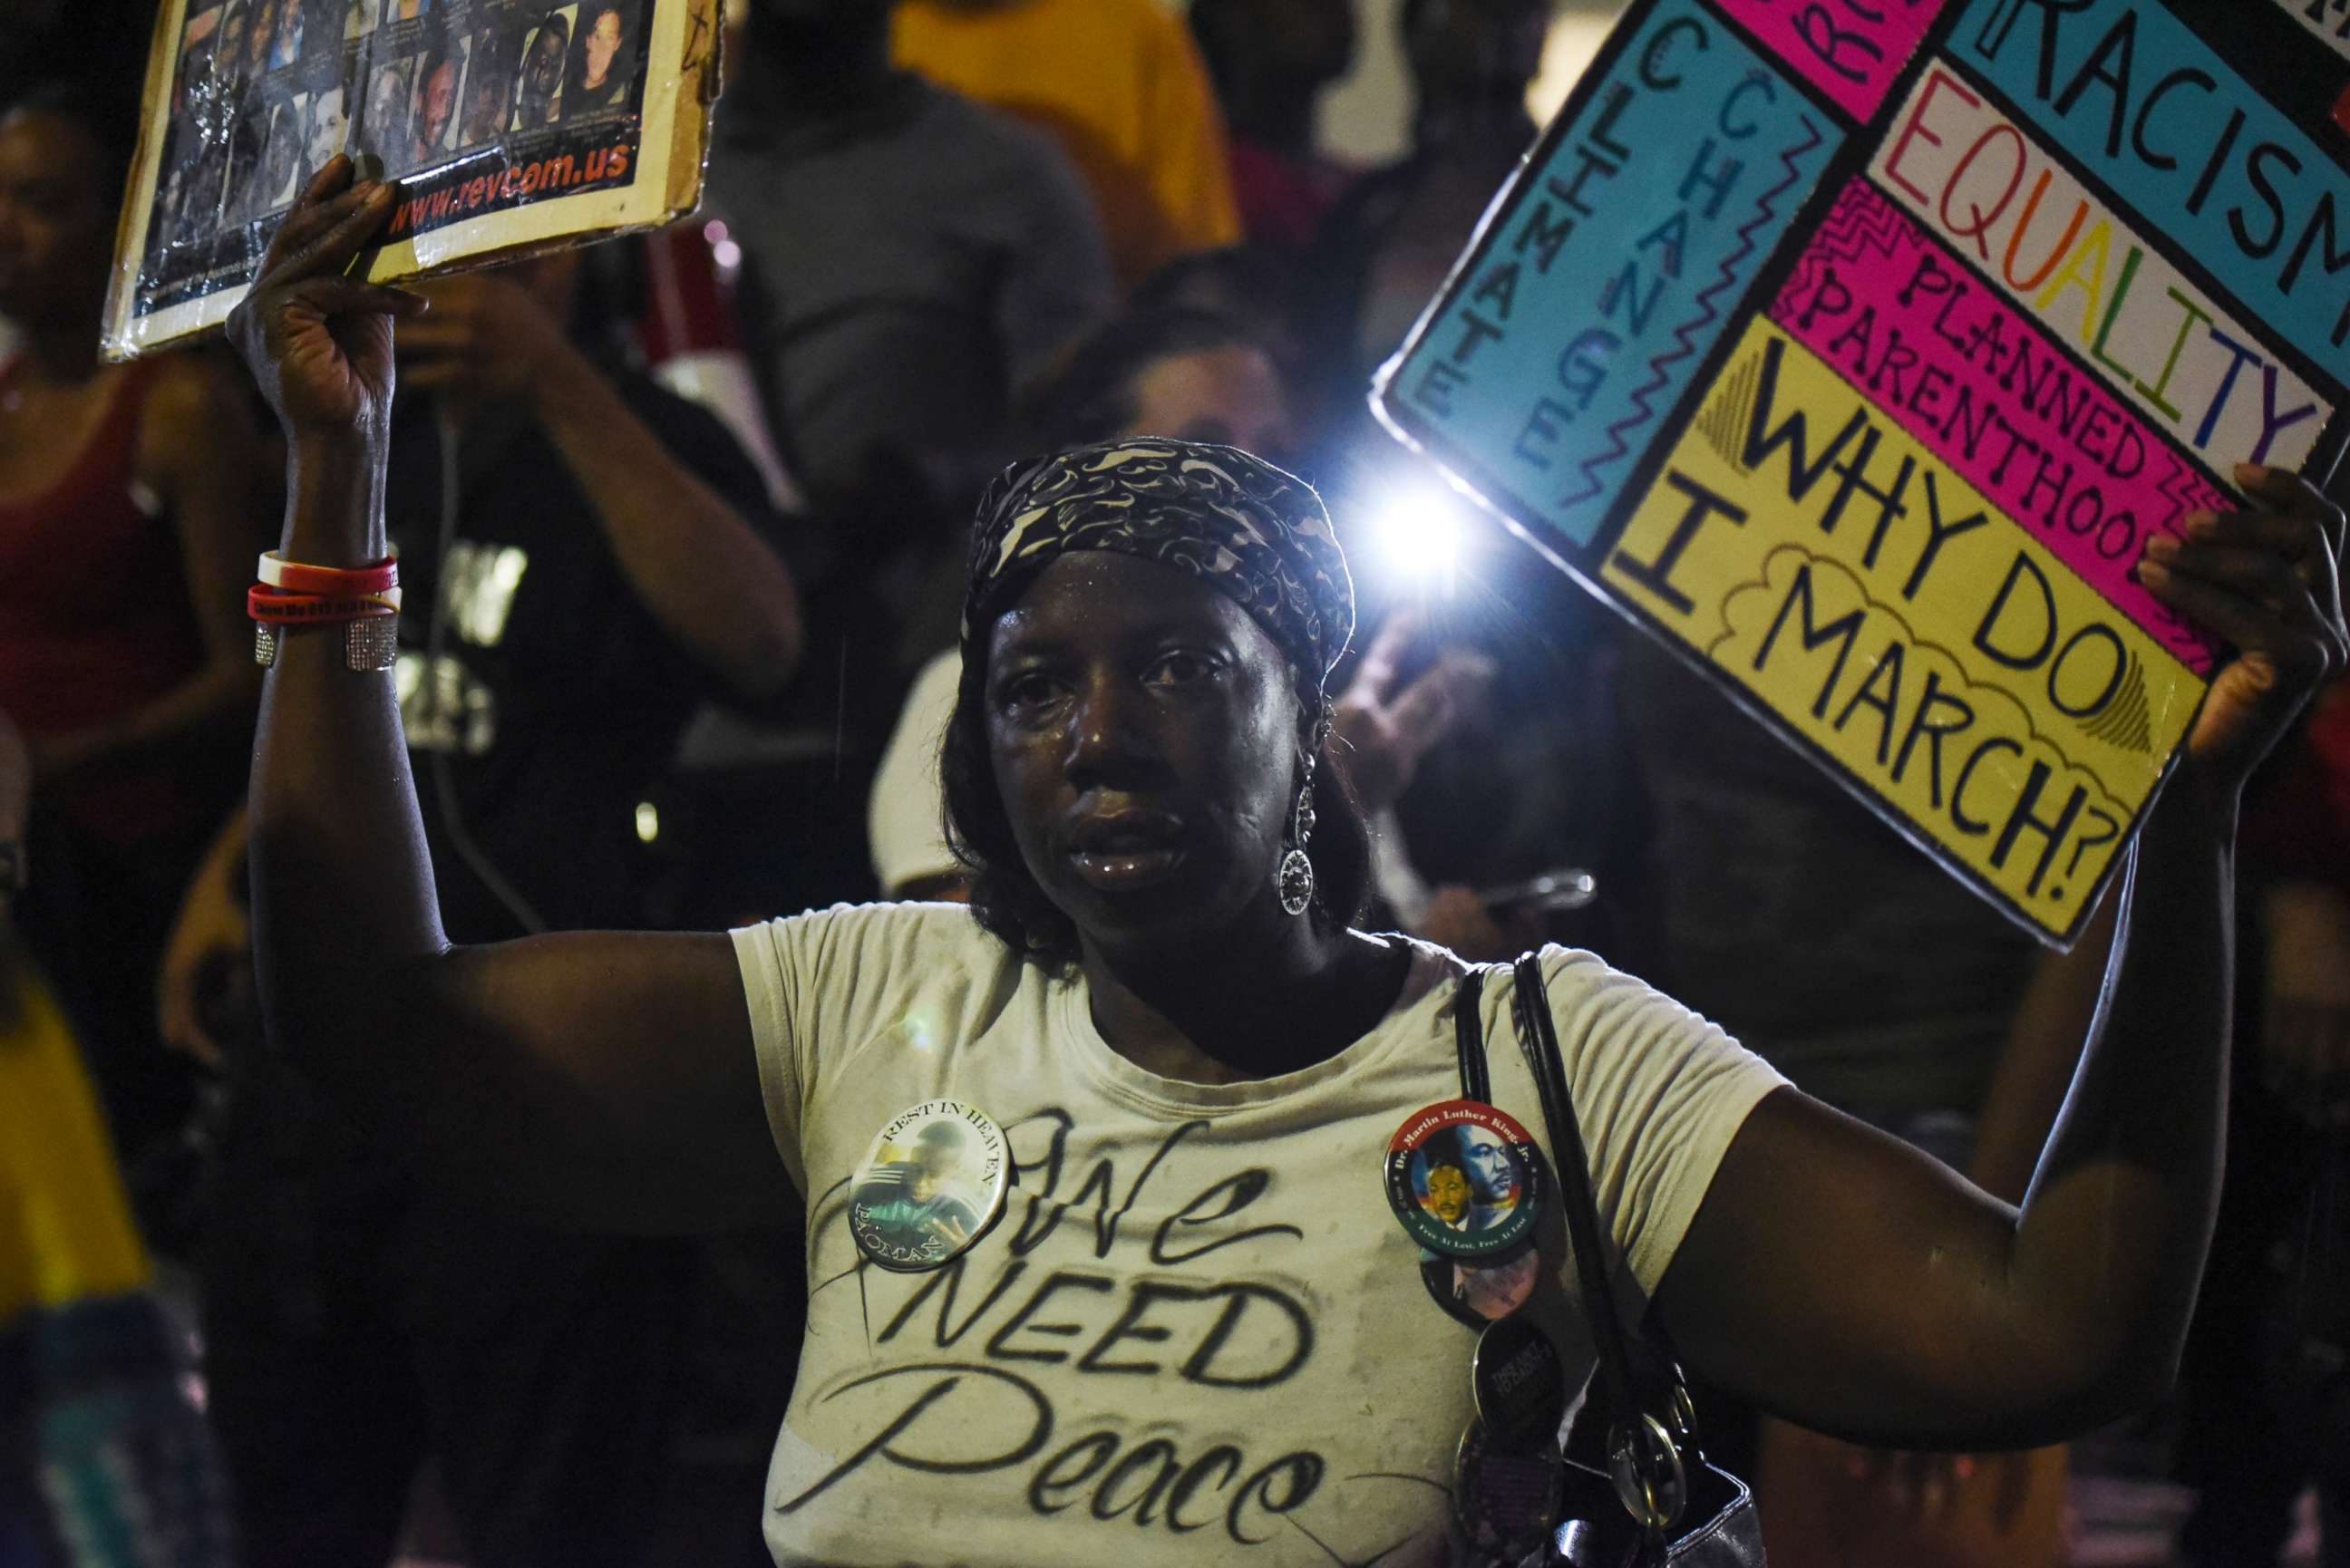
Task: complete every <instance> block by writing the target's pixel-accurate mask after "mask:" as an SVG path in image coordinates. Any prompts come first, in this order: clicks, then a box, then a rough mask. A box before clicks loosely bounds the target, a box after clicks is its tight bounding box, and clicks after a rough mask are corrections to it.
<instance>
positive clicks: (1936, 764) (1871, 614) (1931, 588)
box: [1601, 317, 2203, 937]
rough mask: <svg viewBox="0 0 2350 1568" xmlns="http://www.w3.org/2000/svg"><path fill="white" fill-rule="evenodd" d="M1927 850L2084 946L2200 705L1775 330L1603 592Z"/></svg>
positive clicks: (2190, 679)
mask: <svg viewBox="0 0 2350 1568" xmlns="http://www.w3.org/2000/svg"><path fill="white" fill-rule="evenodd" d="M1601 575H1602V576H1603V577H1604V579H1605V580H1606V582H1607V587H1609V588H1610V589H1611V590H1612V591H1613V592H1615V593H1617V594H1618V595H1620V596H1622V597H1624V598H1625V599H1626V600H1627V601H1628V602H1629V603H1631V604H1634V605H1637V606H1638V607H1639V608H1640V609H1642V610H1644V611H1646V612H1647V614H1648V618H1650V619H1652V620H1654V621H1655V622H1656V623H1657V624H1658V625H1659V626H1660V627H1662V628H1664V629H1665V630H1666V631H1667V632H1669V634H1670V635H1671V636H1672V637H1674V638H1675V639H1678V640H1679V641H1680V642H1682V643H1684V644H1686V645H1687V646H1688V647H1689V648H1690V649H1691V650H1692V651H1693V652H1695V653H1696V654H1697V655H1699V656H1700V658H1702V659H1704V660H1705V661H1706V662H1707V663H1708V664H1709V665H1711V667H1712V668H1713V669H1715V670H1719V671H1720V672H1721V674H1722V675H1723V676H1725V677H1727V678H1728V679H1729V680H1731V682H1732V683H1733V684H1734V685H1735V686H1736V687H1738V688H1739V689H1741V690H1742V691H1745V692H1747V693H1748V694H1749V695H1750V696H1751V698H1752V699H1753V700H1754V701H1755V702H1756V703H1757V704H1758V705H1759V706H1761V707H1763V708H1767V709H1768V710H1769V711H1770V712H1771V713H1772V714H1773V715H1775V716H1776V718H1777V719H1778V721H1779V722H1781V723H1782V724H1783V725H1784V726H1785V727H1786V728H1787V729H1789V730H1791V731H1793V732H1794V733H1795V734H1797V735H1800V736H1801V737H1803V738H1804V740H1805V741H1808V742H1811V743H1812V745H1813V746H1814V747H1815V748H1817V749H1818V750H1819V751H1820V752H1822V753H1825V755H1826V756H1828V757H1829V758H1831V759H1832V760H1833V761H1834V762H1835V763H1836V764H1837V765H1838V767H1839V769H1840V770H1841V771H1842V772H1843V773H1844V774H1846V775H1847V776H1848V777H1850V778H1851V779H1853V780H1854V781H1856V783H1858V784H1860V785H1861V786H1862V787H1863V788H1864V789H1866V791H1867V792H1868V793H1869V794H1873V795H1875V796H1877V797H1878V798H1879V799H1881V800H1883V801H1884V802H1885V803H1886V804H1887V805H1889V806H1890V807H1891V808H1892V809H1893V811H1894V812H1895V813H1896V814H1897V815H1898V816H1900V817H1901V818H1904V819H1906V820H1907V821H1908V823H1909V824H1910V826H1911V827H1912V830H1913V833H1914V836H1917V837H1918V838H1919V839H1921V840H1923V841H1925V842H1928V843H1929V844H1930V845H1932V846H1934V847H1936V848H1937V849H1938V850H1939V852H1940V853H1941V856H1942V857H1943V858H1945V859H1946V860H1948V861H1949V862H1950V863H1951V864H1952V865H1953V866H1955V867H1959V868H1960V869H1961V870H1963V871H1964V872H1966V873H1968V874H1970V876H1971V877H1972V878H1973V879H1975V880H1977V881H1979V882H1981V884H1983V885H1985V886H1986V887H1988V888H1991V889H1992V890H1993V891H1995V892H1996V893H1997V894H1998V895H1999V896H2000V898H2001V899H2002V902H2004V903H2005V904H2007V905H2008V906H2009V907H2010V908H2011V909H2013V910H2014V911H2015V912H2016V913H2017V914H2018V915H2020V916H2021V917H2022V918H2023V919H2026V920H2028V921H2030V922H2031V923H2032V924H2033V925H2036V926H2038V927H2039V928H2041V929H2043V930H2044V931H2046V932H2048V933H2049V934H2051V935H2052V936H2056V937H2066V936H2069V935H2071V934H2073V933H2074V929H2075V927H2076V926H2077V925H2078V923H2079V920H2080V919H2081V917H2082V915H2083V914H2084V913H2085V909H2086V907H2087V905H2088V902H2089V900H2090V899H2091V898H2093V897H2094V895H2095V892H2096V890H2097V889H2098V888H2100V887H2101V886H2102V885H2103V883H2104V881H2105V878H2106V874H2107V872H2108V871H2109V870H2110V869H2111V868H2112V867H2113V865H2114V863H2115V857H2116V852H2117V851H2118V850H2119V848H2120V847H2121V846H2122V845H2123V844H2124V843H2125V842H2126V837H2127V834H2128V831H2129V829H2130V827H2131V826H2132V825H2133V824H2135V822H2136V821H2137V817H2138V815H2139V814H2140V812H2141V811H2142V810H2143V809H2144V807H2145V805H2146V803H2147V800H2148V798H2149V797H2150V796H2151V794H2152V793H2153V791H2154V789H2155V786H2156V785H2157V784H2158V783H2159V782H2160V780H2161V778H2162V775H2163V773H2164V770H2165V768H2166V767H2167V766H2168V762H2169V759H2170V756H2171V753H2173V752H2174V751H2175V750H2176V749H2177V747H2178V742H2179V741H2180V740H2181V739H2182V738H2183V737H2184V735H2185V733H2186V731H2187V726H2188V725H2189V722H2192V720H2193V718H2194V715H2195V711H2196V707H2197V704H2198V703H2199V702H2200V701H2201V700H2202V695H2203V682H2202V681H2201V680H2199V678H2198V677H2197V676H2196V675H2195V674H2194V672H2193V671H2191V670H2189V669H2188V668H2187V667H2186V666H2185V665H2183V664H2181V663H2179V662H2178V660H2177V659H2174V658H2172V657H2171V656H2170V654H2168V652H2166V651H2165V650H2164V649H2162V647H2161V646H2160V645H2159V644H2158V643H2157V642H2155V641H2154V639H2151V638H2149V637H2147V635H2146V634H2145V633H2144V632H2143V631H2141V630H2140V629H2139V628H2137V626H2136V625H2135V624H2133V623H2132V622H2131V621H2130V620H2129V619H2128V618H2126V616H2124V615H2122V614H2121V613H2120V612H2119V611H2117V610H2116V609H2115V608H2114V607H2112V606H2111V605H2110V604H2108V603H2107V602H2106V600H2105V599H2104V598H2103V597H2100V596H2099V595H2098V594H2097V593H2096V592H2095V590H2094V589H2092V588H2090V587H2089V586H2088V585H2087V584H2085V583H2084V582H2083V581H2082V580H2081V579H2080V578H2079V577H2078V576H2074V574H2073V572H2072V571H2071V570H2070V569H2069V568H2068V567H2066V566H2064V563H2063V562H2062V561H2060V560H2059V559H2058V558H2057V557H2056V556H2054V554H2052V553H2051V552H2050V551H2049V550H2047V549H2046V548H2045V547H2043V545H2041V544H2040V543H2039V541H2038V540H2037V539H2036V538H2034V537H2033V535H2032V533H2031V532H2030V530H2028V529H2027V528H2025V527H2023V526H2022V525H2020V524H2017V523H2015V522H2014V521H2013V520H2012V519H2010V518H2009V517H2007V516H2006V515H2005V514H2002V513H2001V512H1999V511H1998V510H1997V509H1996V508H1995V507H1994V506H1992V504H1991V503H1990V502H1988V501H1986V500H1985V499H1983V497H1982V495H1981V493H1979V492H1977V491H1975V490H1974V489H1973V488H1972V487H1970V485H1968V484H1967V483H1966V482H1965V481H1964V480H1962V479H1960V477H1959V476H1958V475H1957V474H1956V473H1954V472H1951V471H1950V469H1949V468H1947V467H1945V466H1944V465H1943V464H1942V463H1941V462H1939V460H1938V459H1936V458H1935V457H1934V455H1933V454H1932V453H1931V452H1929V451H1928V450H1927V449H1926V448H1925V447H1924V446H1922V445H1920V444H1919V443H1918V441H1915V440H1913V439H1912V438H1911V437H1910V436H1909V435H1908V433H1906V432H1905V431H1902V430H1901V429H1900V427H1899V426H1898V425H1897V424H1896V423H1895V422H1894V421H1892V420H1891V419H1890V418H1888V417H1887V416H1886V415H1884V414H1883V413H1881V412H1880V411H1878V410H1877V408H1876V407H1875V406H1874V405H1872V404H1870V403H1869V402H1868V401H1867V400H1866V399H1865V398H1864V397H1862V396H1861V394H1859V393H1858V392H1856V391H1855V390H1854V389H1852V388H1851V387H1850V386H1849V385H1847V384H1846V382H1845V381H1844V379H1842V378H1841V377H1839V376H1837V375H1836V373H1835V371H1834V370H1832V369H1829V368H1828V367H1827V366H1826V365H1825V364H1824V363H1822V362H1821V361H1820V360H1819V359H1817V358H1814V356H1813V355H1812V354H1811V353H1810V351H1809V350H1807V349H1805V348H1803V347H1802V346H1801V345H1800V344H1798V343H1796V342H1795V341H1794V340H1793V339H1792V338H1790V337H1787V336H1786V335H1785V334H1784V333H1782V332H1780V331H1779V330H1778V329H1777V328H1776V327H1773V326H1772V325H1771V324H1770V322H1768V321H1767V320H1764V319H1762V318H1759V317H1758V318H1757V319H1756V320H1755V321H1753V322H1752V324H1751V325H1750V326H1749V327H1748V329H1747V332H1746V335H1745V337H1744V339H1743V341H1742V343H1741V344H1740V346H1739V348H1738V351H1737V352H1736V353H1735V354H1734V355H1733V356H1732V357H1731V360H1730V361H1729V363H1728V365H1727V366H1725V367H1724V369H1723V372H1722V374H1721V378H1720V379H1719V380H1718V382H1717V384H1716V386H1715V388H1714V390H1713V392H1712V394H1711V397H1710V398H1709V399H1708V400H1707V402H1706V404H1705V406H1704V407H1703V408H1702V409H1701V410H1700V411H1699V413H1698V416H1697V418H1696V419H1694V420H1693V421H1690V425H1689V428H1688V429H1687V430H1686V431H1683V432H1682V436H1681V440H1680V441H1679V445H1678V446H1677V447H1676V449H1675V450H1674V452H1673V453H1672V456H1671V459H1670V460H1669V462H1667V463H1666V465H1665V467H1664V470H1663V471H1662V472H1661V473H1659V476H1658V478H1657V480H1656V482H1655V483H1654V484H1653V485H1652V486H1651V488H1650V490H1649V492H1648V495H1647V496H1646V498H1645V499H1644V500H1643V501H1642V503H1641V504H1640V508H1639V510H1638V512H1637V513H1636V514H1634V516H1633V517H1632V520H1631V522H1630V524H1628V525H1627V528H1626V531H1625V534H1624V536H1623V537H1622V538H1621V539H1620V540H1619V541H1618V542H1617V546H1616V548H1615V549H1614V550H1613V551H1611V552H1610V553H1609V556H1608V558H1607V563H1606V565H1605V566H1604V568H1603V570H1602V574H1601Z"/></svg>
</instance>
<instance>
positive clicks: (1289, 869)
mask: <svg viewBox="0 0 2350 1568" xmlns="http://www.w3.org/2000/svg"><path fill="white" fill-rule="evenodd" d="M1285 836H1286V838H1287V839H1288V842H1289V852H1288V853H1287V854H1285V855H1284V856H1283V857H1281V865H1280V867H1278V868H1277V869H1276V870H1275V871H1274V875H1273V885H1274V887H1275V888H1279V889H1280V891H1281V908H1282V909H1283V911H1284V913H1286V914H1291V915H1302V914H1304V913H1305V909H1306V906H1307V905H1309V904H1311V903H1313V902H1314V862H1313V861H1312V860H1310V859H1308V858H1307V857H1306V855H1305V846H1306V844H1307V843H1308V842H1309V841H1310V840H1311V839H1312V838H1313V836H1314V763H1313V760H1312V759H1311V758H1308V759H1307V760H1306V763H1305V784H1304V785H1303V786H1302V787H1300V788H1299V790H1298V792H1297V808H1296V810H1295V811H1293V812H1292V813H1290V816H1289V832H1288V833H1287V835H1285Z"/></svg>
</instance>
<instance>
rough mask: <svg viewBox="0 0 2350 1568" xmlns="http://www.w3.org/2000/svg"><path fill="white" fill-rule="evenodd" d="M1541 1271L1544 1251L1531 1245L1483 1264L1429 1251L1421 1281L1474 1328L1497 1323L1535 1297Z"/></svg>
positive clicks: (1424, 1255)
mask: <svg viewBox="0 0 2350 1568" xmlns="http://www.w3.org/2000/svg"><path fill="white" fill-rule="evenodd" d="M1541 1272H1542V1254H1541V1252H1539V1251H1536V1250H1535V1249H1534V1248H1532V1247H1528V1248H1526V1249H1525V1250H1524V1251H1522V1252H1519V1253H1518V1254H1517V1255H1516V1256H1514V1257H1510V1258H1504V1259H1503V1260H1502V1261H1501V1262H1498V1263H1488V1264H1485V1265H1484V1266H1482V1267H1476V1266H1472V1265H1471V1264H1468V1263H1456V1262H1453V1261H1452V1260H1451V1259H1450V1258H1438V1257H1432V1256H1430V1255H1429V1254H1428V1253H1426V1252H1423V1253H1421V1254H1420V1259H1419V1278H1420V1282H1421V1283H1423V1284H1425V1285H1426V1286H1427V1287H1428V1293H1429V1295H1430V1297H1431V1298H1432V1299H1433V1300H1434V1301H1435V1303H1436V1304H1437V1305H1438V1306H1440V1307H1442V1308H1443V1309H1444V1310H1445V1311H1446V1312H1447V1313H1449V1314H1451V1315H1452V1317H1453V1319H1454V1320H1455V1321H1457V1322H1460V1323H1464V1324H1468V1325H1469V1326H1470V1327H1471V1328H1475V1329H1482V1328H1483V1327H1484V1326H1485V1325H1486V1324H1489V1323H1498V1322H1500V1321H1501V1320H1502V1319H1503V1318H1505V1317H1507V1316H1509V1315H1510V1314H1512V1313H1513V1312H1516V1311H1517V1310H1518V1309H1519V1308H1521V1307H1523V1306H1524V1305H1525V1304H1526V1303H1528V1302H1530V1301H1532V1300H1533V1299H1534V1282H1535V1280H1536V1279H1537V1278H1538V1277H1539V1276H1540V1275H1541Z"/></svg>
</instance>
